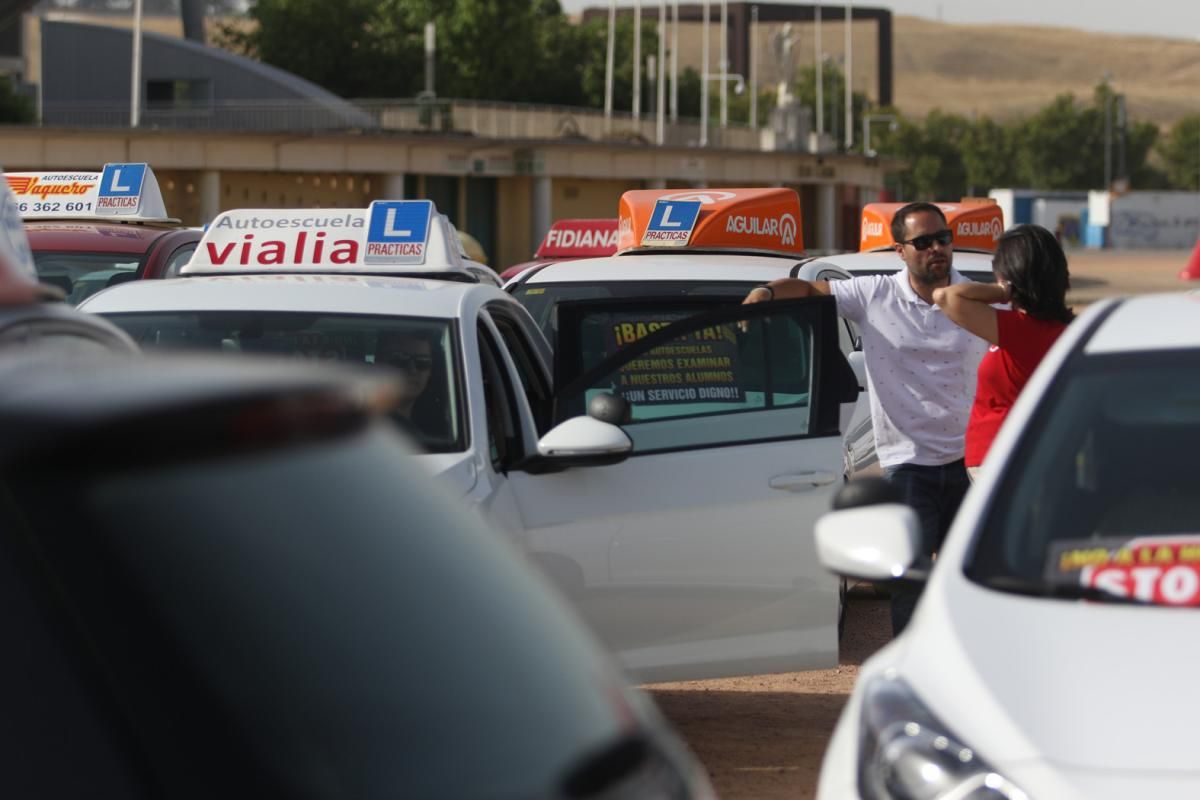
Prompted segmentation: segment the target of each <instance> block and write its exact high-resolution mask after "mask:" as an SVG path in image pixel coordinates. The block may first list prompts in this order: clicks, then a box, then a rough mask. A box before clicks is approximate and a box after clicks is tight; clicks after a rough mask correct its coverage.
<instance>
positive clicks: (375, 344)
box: [107, 311, 466, 452]
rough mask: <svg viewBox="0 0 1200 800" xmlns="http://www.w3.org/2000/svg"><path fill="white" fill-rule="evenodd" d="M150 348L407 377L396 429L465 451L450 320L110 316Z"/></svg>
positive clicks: (254, 314) (247, 314) (260, 314)
mask: <svg viewBox="0 0 1200 800" xmlns="http://www.w3.org/2000/svg"><path fill="white" fill-rule="evenodd" d="M107 317H108V319H109V320H111V321H112V322H114V323H116V324H117V325H118V326H120V327H121V328H123V329H124V330H125V331H126V333H128V334H129V335H130V336H132V337H133V339H134V341H136V342H137V343H138V344H139V345H140V346H141V347H142V348H144V349H171V350H200V351H210V352H211V351H214V350H215V351H221V352H231V353H249V354H255V355H270V356H278V357H283V358H295V359H303V360H309V361H337V362H342V363H346V364H366V365H371V366H373V367H380V368H384V369H390V370H393V372H394V373H395V374H396V375H397V376H398V377H400V378H402V380H401V382H400V384H401V391H402V392H403V396H402V397H401V398H400V402H399V408H398V410H397V411H396V412H395V413H394V414H393V416H394V417H395V419H396V422H397V424H399V425H400V427H401V428H403V429H404V430H405V431H407V432H408V433H409V434H411V435H412V436H414V437H415V438H416V440H417V442H418V443H419V444H421V445H422V446H423V447H424V448H425V449H426V450H428V451H430V452H452V451H460V450H464V449H465V448H466V435H465V432H464V431H465V428H464V425H463V416H464V415H463V408H462V405H463V403H462V396H461V387H462V374H461V368H460V366H459V361H458V359H457V358H456V357H455V353H456V352H457V348H456V347H455V346H454V341H455V338H456V337H455V334H454V329H453V327H452V325H451V323H450V322H449V321H448V320H444V319H419V318H416V317H380V316H367V315H352V314H312V313H296V312H265V311H199V312H170V313H161V312H159V313H134V314H112V315H107Z"/></svg>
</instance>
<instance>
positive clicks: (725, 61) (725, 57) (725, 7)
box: [720, 0, 729, 128]
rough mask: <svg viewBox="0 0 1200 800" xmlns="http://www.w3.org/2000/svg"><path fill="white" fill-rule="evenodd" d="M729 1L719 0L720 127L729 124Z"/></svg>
mask: <svg viewBox="0 0 1200 800" xmlns="http://www.w3.org/2000/svg"><path fill="white" fill-rule="evenodd" d="M728 48H729V3H728V2H727V0H721V70H720V71H721V127H722V128H724V127H726V126H727V125H729V81H727V80H726V77H727V76H728V74H729V49H728Z"/></svg>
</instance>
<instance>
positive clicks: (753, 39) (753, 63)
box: [750, 6, 758, 129]
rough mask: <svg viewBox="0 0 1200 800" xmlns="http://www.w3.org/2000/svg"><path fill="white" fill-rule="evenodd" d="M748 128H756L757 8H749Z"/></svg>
mask: <svg viewBox="0 0 1200 800" xmlns="http://www.w3.org/2000/svg"><path fill="white" fill-rule="evenodd" d="M750 127H751V128H752V129H753V128H757V127H758V6H750Z"/></svg>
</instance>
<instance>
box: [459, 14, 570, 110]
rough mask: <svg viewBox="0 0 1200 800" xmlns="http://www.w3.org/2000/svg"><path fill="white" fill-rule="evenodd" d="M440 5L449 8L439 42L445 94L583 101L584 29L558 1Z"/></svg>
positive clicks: (533, 100) (534, 101) (489, 97)
mask: <svg viewBox="0 0 1200 800" xmlns="http://www.w3.org/2000/svg"><path fill="white" fill-rule="evenodd" d="M439 5H442V6H444V7H445V10H444V11H443V12H442V13H441V14H439V15H438V22H439V27H438V30H439V37H442V38H443V40H444V45H442V46H439V72H438V74H439V79H438V80H439V84H441V85H439V88H438V93H439V94H443V95H446V96H448V97H469V98H481V99H492V100H514V101H522V102H531V103H563V104H569V105H579V104H580V103H581V102H582V99H583V94H582V92H581V91H580V89H579V87H580V84H581V78H582V68H581V64H580V63H579V59H578V48H579V42H580V36H579V31H578V29H577V28H576V27H575V26H573V25H571V24H570V23H569V22H568V21H567V18H566V17H565V16H564V15H563V13H562V8H561V7H560V6H559V4H558V2H557V0H525V2H503V0H456V2H452V3H445V1H444V0H442V2H440V3H439ZM443 64H444V66H443ZM443 75H444V76H445V78H444V83H443V78H442V77H441V76H443Z"/></svg>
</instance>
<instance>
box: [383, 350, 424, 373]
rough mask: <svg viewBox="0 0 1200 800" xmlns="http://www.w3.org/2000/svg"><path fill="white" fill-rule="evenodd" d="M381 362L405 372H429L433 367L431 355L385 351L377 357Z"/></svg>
mask: <svg viewBox="0 0 1200 800" xmlns="http://www.w3.org/2000/svg"><path fill="white" fill-rule="evenodd" d="M379 361H380V363H382V364H387V365H388V366H389V367H395V368H397V369H402V370H404V371H406V372H429V371H430V370H431V369H433V357H432V356H417V355H410V354H408V353H386V354H384V355H382V356H380V357H379Z"/></svg>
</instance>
